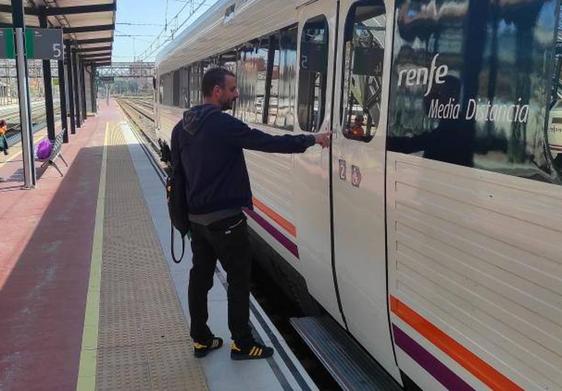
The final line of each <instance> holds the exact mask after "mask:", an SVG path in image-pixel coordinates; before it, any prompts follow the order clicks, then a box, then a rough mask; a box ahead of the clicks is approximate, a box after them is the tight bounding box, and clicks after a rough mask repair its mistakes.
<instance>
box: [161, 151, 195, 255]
mask: <svg viewBox="0 0 562 391" xmlns="http://www.w3.org/2000/svg"><path fill="white" fill-rule="evenodd" d="M159 144H160V150H161V157H162V158H161V160H162V161H164V162H165V163H167V164H168V168H167V169H166V172H167V174H168V176H167V178H166V200H167V201H168V213H169V214H170V221H171V226H170V241H171V250H172V259H173V260H174V262H175V263H180V262H181V260H182V258H183V255H184V253H185V237H186V236H187V237H188V238H190V237H191V223H190V221H189V205H188V204H187V194H186V189H185V185H186V179H185V174H184V171H183V166H182V164H181V157H180V159H179V161H177V162H172V160H171V151H170V147H169V146H168V144H167V143H166V142H165V141H161V140H159ZM178 156H180V154H178ZM174 228H176V229H177V230H178V231H179V233H180V235H181V238H182V248H181V256H180V257H179V258H176V255H175V252H174Z"/></svg>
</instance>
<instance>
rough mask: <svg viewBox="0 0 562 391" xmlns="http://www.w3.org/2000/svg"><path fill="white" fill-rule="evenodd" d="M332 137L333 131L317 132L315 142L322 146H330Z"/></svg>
mask: <svg viewBox="0 0 562 391" xmlns="http://www.w3.org/2000/svg"><path fill="white" fill-rule="evenodd" d="M331 138H332V132H324V133H316V134H315V135H314V142H315V143H316V144H319V145H320V146H322V148H328V147H329V146H330V140H331Z"/></svg>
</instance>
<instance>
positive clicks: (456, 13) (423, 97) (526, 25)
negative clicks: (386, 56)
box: [388, 0, 562, 183]
mask: <svg viewBox="0 0 562 391" xmlns="http://www.w3.org/2000/svg"><path fill="white" fill-rule="evenodd" d="M559 12H560V2H559V1H542V0H526V1H519V0H517V1H516V0H505V1H494V0H482V1H469V0H445V1H440V2H435V3H432V5H431V6H428V4H427V2H426V1H422V0H405V1H403V2H401V3H398V4H397V22H396V26H395V40H394V50H393V56H394V59H393V74H392V83H391V96H390V110H389V126H388V133H389V138H388V148H389V149H390V150H393V151H397V152H404V153H417V154H422V155H423V156H425V157H428V158H432V159H435V160H441V161H446V162H449V163H454V164H461V165H464V166H469V167H476V168H480V169H485V170H490V171H495V172H500V173H504V174H510V175H515V176H520V177H524V178H529V179H536V180H541V181H546V182H552V183H562V182H561V179H560V178H561V175H562V165H561V158H560V157H559V156H560V153H559V152H560V149H558V148H559V147H560V145H561V144H562V138H561V136H560V134H561V133H560V131H559V129H560V127H559V123H558V121H560V122H562V118H561V117H562V111H561V110H560V106H559V105H558V102H559V100H560V98H561V97H560V96H559V91H558V86H559V83H560V73H559V72H560V61H559V60H558V59H557V58H556V50H557V48H559V47H560V46H561V43H562V41H561V40H560V39H558V41H557V39H556V38H555V37H557V36H558V35H559V34H556V33H557V32H558V31H559V26H557V24H556V23H557V21H558V20H559V18H558V14H559ZM468 20H470V23H467V21H468ZM468 64H469V66H468ZM440 67H442V68H440ZM438 69H441V71H439V72H438V71H437V70H438ZM430 72H433V73H430ZM436 74H439V76H438V77H437V78H436ZM426 75H428V77H426ZM429 75H431V77H429ZM446 81H447V83H452V84H451V85H453V84H458V86H459V87H458V90H459V94H458V97H455V95H456V94H449V95H450V96H449V98H447V99H443V97H440V96H435V93H437V94H439V93H440V92H443V91H444V90H447V89H446V88H445V89H444V85H445V82H446ZM445 95H447V94H445ZM449 99H450V100H449ZM559 118H561V119H559ZM436 143H442V144H444V145H443V146H441V147H439V146H438V145H436ZM561 149H562V148H561ZM438 150H440V151H441V152H439V153H435V154H433V153H432V152H431V151H438Z"/></svg>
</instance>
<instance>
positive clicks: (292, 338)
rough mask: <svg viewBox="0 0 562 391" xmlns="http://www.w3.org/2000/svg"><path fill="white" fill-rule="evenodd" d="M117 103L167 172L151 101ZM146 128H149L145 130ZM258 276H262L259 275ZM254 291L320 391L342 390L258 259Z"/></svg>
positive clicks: (294, 310) (292, 305)
mask: <svg viewBox="0 0 562 391" xmlns="http://www.w3.org/2000/svg"><path fill="white" fill-rule="evenodd" d="M117 103H118V104H119V105H120V106H121V108H122V109H123V111H124V112H125V114H126V115H127V117H128V118H129V120H130V122H131V123H132V124H133V128H134V130H135V131H136V132H137V134H139V135H140V136H141V137H142V138H144V139H145V140H146V141H147V142H148V144H149V145H150V147H151V148H148V149H150V153H151V155H152V156H153V158H154V161H153V162H152V164H153V166H155V167H156V165H157V166H158V167H159V169H160V170H161V172H160V175H164V166H163V164H162V162H160V156H159V146H158V138H157V135H156V131H155V125H154V114H153V113H152V103H151V101H146V100H145V101H143V102H140V101H139V100H138V99H126V98H122V99H117ZM146 127H149V130H148V131H146V129H147V128H146ZM258 276H259V278H256V277H258ZM251 292H252V294H253V295H254V297H255V298H256V300H257V301H258V302H259V303H260V306H261V307H262V308H263V310H264V311H265V313H266V314H267V316H268V317H269V319H270V320H271V321H272V322H273V324H274V325H275V327H276V328H277V329H278V330H279V332H280V333H281V335H282V336H283V338H284V339H285V342H286V343H287V345H289V347H290V348H291V350H292V351H293V353H294V354H295V356H296V357H297V358H298V359H299V361H300V362H301V364H302V366H303V367H304V368H305V369H306V370H307V372H308V374H309V375H310V377H311V378H312V379H313V380H314V382H315V383H316V385H317V386H318V388H319V389H320V390H340V389H341V388H340V387H339V385H338V384H337V383H336V381H335V380H334V379H333V378H332V375H330V373H328V371H327V370H326V369H325V368H324V366H323V365H322V363H321V362H320V361H319V360H318V359H317V358H316V356H315V355H314V353H313V352H312V351H311V350H310V349H309V348H308V346H307V345H306V344H305V343H304V342H303V341H302V339H301V337H300V336H299V335H298V333H297V332H296V331H295V329H294V328H293V327H292V326H291V324H290V322H289V319H290V318H292V317H301V316H304V315H305V314H303V313H302V312H301V310H300V308H299V306H298V305H297V304H296V303H294V302H293V301H292V300H291V299H290V298H289V297H287V296H286V294H285V293H284V292H283V291H282V289H281V288H280V287H278V285H277V284H276V282H275V281H274V280H273V278H271V277H270V276H269V274H268V273H267V272H266V271H265V270H263V269H262V268H261V266H260V265H259V263H258V262H254V266H253V273H252V286H251Z"/></svg>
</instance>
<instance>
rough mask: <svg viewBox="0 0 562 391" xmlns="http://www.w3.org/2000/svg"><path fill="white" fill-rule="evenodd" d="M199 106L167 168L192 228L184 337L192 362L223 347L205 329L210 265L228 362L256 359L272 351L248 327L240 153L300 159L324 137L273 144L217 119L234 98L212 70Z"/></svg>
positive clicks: (275, 139) (326, 139)
mask: <svg viewBox="0 0 562 391" xmlns="http://www.w3.org/2000/svg"><path fill="white" fill-rule="evenodd" d="M202 92H203V97H204V104H203V105H200V106H195V107H193V108H191V109H190V110H187V111H186V112H185V113H184V115H183V119H182V120H181V121H180V122H179V123H178V124H177V125H176V126H175V127H174V130H173V131H172V165H173V166H177V164H181V167H182V168H183V170H184V172H185V177H186V182H187V185H186V194H187V203H188V205H189V219H190V221H191V225H192V227H191V231H192V238H191V248H192V251H193V267H192V268H191V272H190V275H189V291H188V296H189V297H188V299H189V312H190V315H191V337H192V338H193V342H194V353H195V356H196V357H203V356H205V355H207V353H209V351H211V350H214V349H218V348H220V347H221V346H222V344H223V340H222V339H221V338H220V337H215V336H214V335H213V333H212V332H211V330H210V329H209V327H208V326H207V319H208V311H207V293H208V292H209V290H210V289H211V287H212V286H213V275H214V272H215V267H216V262H217V258H218V259H219V260H220V262H221V264H222V266H223V268H224V269H225V270H226V273H227V280H228V327H229V328H230V332H231V334H232V340H233V342H232V345H231V350H230V357H231V358H232V359H234V360H248V359H261V358H267V357H270V356H272V355H273V349H272V348H271V347H267V346H264V345H262V344H260V343H258V342H256V341H255V340H254V338H253V336H252V332H251V329H250V326H249V313H250V308H249V307H250V303H249V300H250V273H251V263H252V259H251V257H252V254H251V249H250V242H249V238H248V231H247V224H246V217H245V215H244V213H243V212H242V208H252V192H251V190H250V180H249V177H248V171H247V169H246V163H245V161H244V153H243V149H253V150H257V151H262V152H277V153H301V152H304V151H305V150H306V149H307V148H309V147H311V146H313V145H314V144H319V145H321V146H322V147H327V146H328V145H329V143H330V133H317V134H315V135H283V136H272V135H270V134H268V133H264V132H262V131H260V130H257V129H251V128H250V127H248V125H246V124H245V123H244V122H242V121H240V120H238V119H236V118H234V117H232V116H231V115H229V114H227V113H224V111H226V110H230V109H231V108H232V105H233V102H234V101H235V100H236V99H237V98H238V96H239V93H238V88H237V86H236V76H235V75H234V74H233V73H232V72H230V71H228V70H226V69H224V68H213V69H210V70H208V71H207V72H206V73H205V75H204V76H203V81H202Z"/></svg>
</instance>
